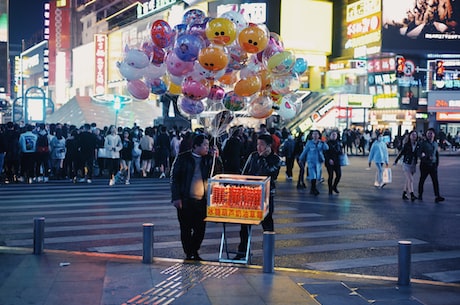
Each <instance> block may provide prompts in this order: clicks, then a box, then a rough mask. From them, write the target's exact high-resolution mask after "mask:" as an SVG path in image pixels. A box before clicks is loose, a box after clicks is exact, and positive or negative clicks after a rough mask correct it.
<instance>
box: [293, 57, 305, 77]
mask: <svg viewBox="0 0 460 305" xmlns="http://www.w3.org/2000/svg"><path fill="white" fill-rule="evenodd" d="M292 70H293V71H294V72H296V73H298V74H302V73H304V72H305V71H307V62H306V61H305V59H303V58H302V57H299V58H296V60H295V64H294V67H293V68H292Z"/></svg>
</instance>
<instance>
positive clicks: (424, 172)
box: [417, 128, 444, 203]
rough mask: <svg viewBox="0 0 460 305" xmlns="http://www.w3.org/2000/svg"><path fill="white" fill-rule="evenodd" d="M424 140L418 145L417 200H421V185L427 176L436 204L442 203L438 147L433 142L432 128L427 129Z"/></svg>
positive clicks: (433, 133)
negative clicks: (431, 184) (418, 175)
mask: <svg viewBox="0 0 460 305" xmlns="http://www.w3.org/2000/svg"><path fill="white" fill-rule="evenodd" d="M425 136H426V140H425V141H422V142H421V143H420V146H419V148H418V152H417V155H418V157H419V158H420V180H419V182H418V199H419V200H423V185H424V184H425V180H426V178H427V177H428V176H430V177H431V181H432V182H433V190H434V195H435V199H434V201H435V202H436V203H439V202H442V201H444V197H442V196H441V195H440V192H439V180H438V166H439V146H438V142H436V140H435V130H434V128H428V129H427V131H426V133H425Z"/></svg>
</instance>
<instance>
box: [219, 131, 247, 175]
mask: <svg viewBox="0 0 460 305" xmlns="http://www.w3.org/2000/svg"><path fill="white" fill-rule="evenodd" d="M240 136H241V129H240V128H239V127H237V128H235V129H234V130H233V133H232V135H231V136H230V138H228V139H227V141H226V143H225V146H224V149H223V151H222V162H223V163H224V172H225V173H226V174H239V173H240V172H241V159H242V157H243V155H244V147H243V142H242V141H241V138H240Z"/></svg>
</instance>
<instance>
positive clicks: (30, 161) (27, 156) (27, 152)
mask: <svg viewBox="0 0 460 305" xmlns="http://www.w3.org/2000/svg"><path fill="white" fill-rule="evenodd" d="M25 128H26V132H24V133H22V134H21V135H20V136H19V148H20V152H21V177H22V179H24V180H25V181H26V182H28V183H32V182H33V179H34V178H35V161H36V160H35V158H36V157H35V156H36V145H37V138H38V137H37V135H36V134H35V133H33V130H34V129H35V127H34V126H33V125H30V124H27V125H26V126H25Z"/></svg>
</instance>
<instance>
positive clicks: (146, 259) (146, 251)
mask: <svg viewBox="0 0 460 305" xmlns="http://www.w3.org/2000/svg"><path fill="white" fill-rule="evenodd" d="M142 227H143V230H142V233H143V246H142V262H143V263H144V264H151V263H152V261H153V228H154V225H153V223H144V224H143V225H142Z"/></svg>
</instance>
